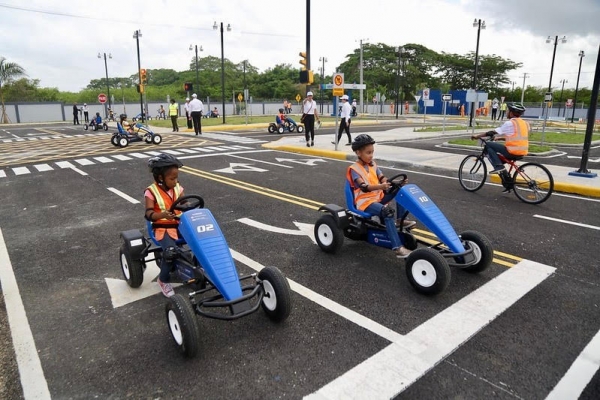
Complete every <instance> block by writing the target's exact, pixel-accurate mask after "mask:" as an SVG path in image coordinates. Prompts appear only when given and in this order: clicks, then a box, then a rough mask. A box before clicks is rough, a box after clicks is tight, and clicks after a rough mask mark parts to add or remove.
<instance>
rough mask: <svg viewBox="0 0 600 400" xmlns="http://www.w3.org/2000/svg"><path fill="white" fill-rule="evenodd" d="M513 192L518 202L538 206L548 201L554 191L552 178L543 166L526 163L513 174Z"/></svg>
mask: <svg viewBox="0 0 600 400" xmlns="http://www.w3.org/2000/svg"><path fill="white" fill-rule="evenodd" d="M513 190H514V191H515V195H516V196H517V197H518V198H519V200H521V201H523V202H525V203H528V204H540V203H543V202H544V201H546V200H548V199H549V198H550V195H551V194H552V192H553V191H554V178H552V174H551V173H550V171H548V168H546V167H544V166H543V165H541V164H537V163H526V164H523V165H520V166H519V168H518V169H517V170H516V171H515V173H514V174H513Z"/></svg>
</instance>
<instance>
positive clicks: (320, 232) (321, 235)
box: [314, 214, 344, 253]
mask: <svg viewBox="0 0 600 400" xmlns="http://www.w3.org/2000/svg"><path fill="white" fill-rule="evenodd" d="M314 235H315V239H316V241H317V244H318V245H319V247H320V248H321V250H323V251H324V252H326V253H337V252H338V251H339V250H340V249H341V248H342V244H343V243H344V233H343V232H342V230H341V229H340V228H339V227H338V226H337V224H336V222H335V218H333V216H332V215H331V214H325V215H323V216H321V218H319V219H318V220H317V223H316V224H315V231H314Z"/></svg>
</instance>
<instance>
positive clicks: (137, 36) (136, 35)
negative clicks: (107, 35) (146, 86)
mask: <svg viewBox="0 0 600 400" xmlns="http://www.w3.org/2000/svg"><path fill="white" fill-rule="evenodd" d="M141 37H142V31H141V30H139V29H138V30H137V31H135V32H133V38H134V39H135V43H136V47H137V62H138V81H139V83H140V115H141V116H142V122H144V119H145V118H144V94H143V93H142V64H141V62H140V38H141Z"/></svg>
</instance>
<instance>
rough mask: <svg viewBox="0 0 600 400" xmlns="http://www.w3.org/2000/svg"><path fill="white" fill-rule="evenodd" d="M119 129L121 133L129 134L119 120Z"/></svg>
mask: <svg viewBox="0 0 600 400" xmlns="http://www.w3.org/2000/svg"><path fill="white" fill-rule="evenodd" d="M117 130H118V131H119V133H120V134H121V135H127V132H126V131H125V129H123V125H121V123H120V122H117Z"/></svg>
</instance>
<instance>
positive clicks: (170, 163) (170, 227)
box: [144, 153, 183, 297]
mask: <svg viewBox="0 0 600 400" xmlns="http://www.w3.org/2000/svg"><path fill="white" fill-rule="evenodd" d="M182 166H183V164H182V163H181V161H179V160H178V159H177V158H175V157H173V156H172V155H170V154H164V153H161V154H159V155H157V156H154V157H152V158H150V159H149V160H148V167H149V168H150V171H151V172H152V175H153V176H154V183H153V184H152V185H150V186H148V187H147V188H146V191H145V192H144V199H145V203H146V213H145V218H146V219H147V220H148V221H150V222H152V229H153V230H154V236H155V237H156V240H158V241H159V242H160V246H161V247H162V249H163V257H162V260H161V263H160V275H159V276H158V280H157V282H158V285H159V286H160V290H161V291H162V294H163V295H165V297H171V296H173V295H174V294H175V292H174V291H173V286H172V285H171V284H170V283H169V281H170V272H171V269H172V267H173V257H174V256H175V253H176V250H175V249H176V244H175V241H176V240H177V239H178V238H179V236H178V232H177V227H178V225H179V220H178V219H175V217H176V216H179V215H181V211H175V212H171V211H169V210H170V209H171V205H172V204H173V203H174V202H175V201H176V200H177V199H178V198H180V197H181V196H183V187H182V186H181V185H179V181H178V179H177V178H178V176H179V168H181V167H182Z"/></svg>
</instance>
